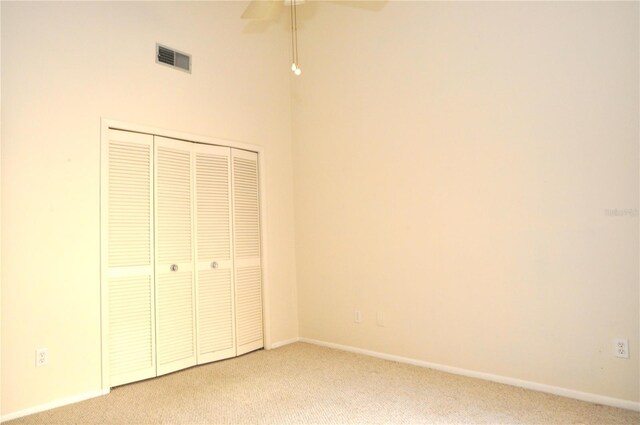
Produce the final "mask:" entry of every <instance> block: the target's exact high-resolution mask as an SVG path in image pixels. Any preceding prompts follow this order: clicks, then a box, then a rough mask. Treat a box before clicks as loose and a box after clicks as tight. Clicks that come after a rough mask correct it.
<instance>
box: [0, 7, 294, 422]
mask: <svg viewBox="0 0 640 425" xmlns="http://www.w3.org/2000/svg"><path fill="white" fill-rule="evenodd" d="M244 6H245V4H243V3H212V2H209V3H181V4H179V3H160V2H144V3H113V2H105V3H7V2H2V55H3V57H4V58H5V59H6V58H11V60H5V61H4V62H3V68H2V88H3V91H2V266H3V267H2V407H1V412H2V414H3V415H8V414H11V413H13V412H16V411H20V410H21V409H25V408H29V407H33V406H38V405H41V404H43V403H47V402H50V401H53V400H59V399H64V398H65V397H71V396H76V395H79V394H83V393H86V392H90V391H94V390H98V389H100V386H101V383H100V283H99V278H100V270H99V266H100V264H99V260H100V255H99V247H100V241H99V235H100V220H99V211H100V210H99V194H100V190H99V187H100V186H99V176H100V170H99V167H100V119H101V117H105V118H110V119H115V120H121V121H126V122H131V123H137V124H143V125H149V126H154V127H160V128H168V129H172V130H178V131H184V132H189V133H196V134H202V135H206V136H211V137H220V138H226V139H232V140H238V141H242V142H246V143H252V144H258V145H262V146H264V147H265V155H266V158H267V159H266V161H267V162H266V168H267V176H266V177H267V179H266V180H267V181H266V190H267V194H268V201H267V205H268V206H267V219H268V222H267V225H266V229H265V230H266V231H267V236H268V241H269V246H268V247H267V248H268V258H267V262H268V279H269V283H270V288H271V292H270V299H271V304H270V306H269V310H270V314H271V316H270V321H271V329H270V331H271V332H270V333H271V337H272V340H273V341H280V340H286V339H289V338H294V337H296V336H297V335H298V329H297V305H296V299H297V295H296V287H295V273H296V272H295V257H294V237H293V226H292V225H291V223H292V221H293V187H292V159H291V126H290V122H291V110H290V108H291V102H290V86H289V84H290V83H289V79H290V75H289V74H290V73H289V72H287V70H288V66H289V65H288V50H287V48H288V46H289V44H288V43H289V38H288V34H287V32H286V29H287V26H286V25H284V24H283V25H272V26H270V27H268V28H266V29H265V30H264V31H258V32H256V31H255V28H253V27H252V28H250V29H251V31H249V28H247V27H246V23H245V22H243V21H241V20H240V18H239V16H240V14H241V13H242V11H243V8H244ZM156 42H161V43H164V44H167V45H169V46H171V47H174V48H176V49H178V50H182V51H186V52H188V53H191V54H193V73H192V74H191V75H189V74H186V73H183V72H179V71H175V70H172V69H169V68H167V67H164V66H159V65H157V64H156V63H155V62H154V49H155V43H156ZM38 347H48V348H49V357H50V359H49V365H48V366H47V367H43V368H38V369H36V368H35V366H34V365H35V349H36V348H38Z"/></svg>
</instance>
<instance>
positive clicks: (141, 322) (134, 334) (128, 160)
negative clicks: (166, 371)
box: [103, 130, 156, 386]
mask: <svg viewBox="0 0 640 425" xmlns="http://www.w3.org/2000/svg"><path fill="white" fill-rule="evenodd" d="M108 143H109V145H108V151H107V152H108V153H107V158H106V167H107V173H106V180H107V181H106V182H104V184H106V187H107V188H108V189H107V196H108V198H107V200H106V202H107V213H106V215H107V220H106V223H105V224H106V229H107V236H106V241H107V242H106V247H107V248H106V252H107V255H106V262H107V264H106V268H107V270H108V271H107V276H106V279H107V285H108V290H107V292H106V298H107V315H106V320H107V333H108V346H109V350H108V351H107V352H106V354H107V356H108V363H107V364H108V365H109V385H110V386H117V385H121V384H126V383H128V382H133V381H137V380H141V379H147V378H150V377H153V376H155V375H156V365H155V332H154V326H155V325H154V320H155V318H154V302H153V300H154V285H153V282H154V275H153V256H154V253H153V250H154V249H153V248H154V246H153V198H152V193H153V192H152V191H153V173H152V171H153V136H149V135H144V134H138V133H130V132H125V131H119V130H109V142H108ZM103 266H105V265H104V264H103Z"/></svg>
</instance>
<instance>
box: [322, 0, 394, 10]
mask: <svg viewBox="0 0 640 425" xmlns="http://www.w3.org/2000/svg"><path fill="white" fill-rule="evenodd" d="M327 1H328V2H329V3H333V4H339V5H340V6H348V7H355V8H357V9H364V10H369V11H371V12H377V11H379V10H382V8H384V7H385V6H386V5H387V3H388V0H374V1H362V0H358V1H344V0H327Z"/></svg>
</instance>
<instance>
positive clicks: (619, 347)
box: [615, 338, 629, 359]
mask: <svg viewBox="0 0 640 425" xmlns="http://www.w3.org/2000/svg"><path fill="white" fill-rule="evenodd" d="M615 350H616V351H615V354H616V357H620V358H621V359H628V358H629V340H628V339H624V338H616V340H615Z"/></svg>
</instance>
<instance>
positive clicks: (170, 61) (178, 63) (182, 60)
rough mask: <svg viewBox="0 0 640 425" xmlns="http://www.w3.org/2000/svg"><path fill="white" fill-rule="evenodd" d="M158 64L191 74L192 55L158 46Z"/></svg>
mask: <svg viewBox="0 0 640 425" xmlns="http://www.w3.org/2000/svg"><path fill="white" fill-rule="evenodd" d="M156 63H160V64H164V65H168V66H170V67H172V68H176V69H179V70H181V71H186V72H189V73H191V55H188V54H186V53H182V52H178V51H177V50H174V49H172V48H170V47H166V46H161V45H160V44H156Z"/></svg>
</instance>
